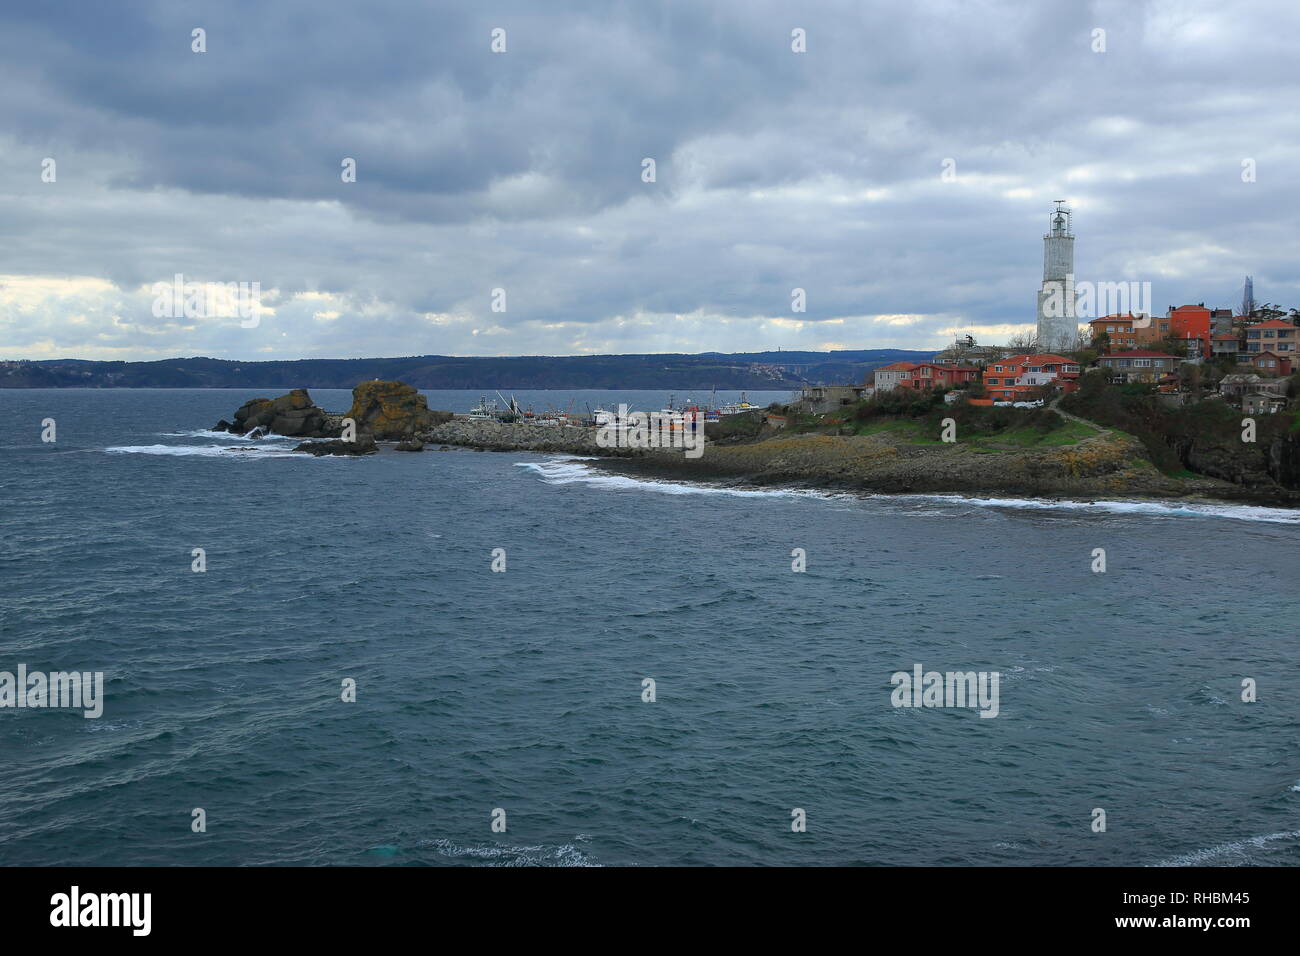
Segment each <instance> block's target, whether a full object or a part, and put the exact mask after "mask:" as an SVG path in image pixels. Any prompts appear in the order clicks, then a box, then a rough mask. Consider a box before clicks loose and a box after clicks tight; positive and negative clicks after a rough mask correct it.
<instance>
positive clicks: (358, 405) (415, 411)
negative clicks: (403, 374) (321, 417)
mask: <svg viewBox="0 0 1300 956" xmlns="http://www.w3.org/2000/svg"><path fill="white" fill-rule="evenodd" d="M346 417H348V418H350V419H352V420H353V421H354V422H356V423H357V433H358V434H360V433H361V432H363V431H364V432H369V433H370V434H372V435H374V436H375V438H376V439H378V440H379V441H386V440H387V441H401V440H403V439H407V438H411V437H413V436H414V435H416V434H418V433H420V432H423V431H425V430H426V429H428V428H431V427H433V426H434V425H436V424H439V423H440V422H442V421H446V420H448V419H450V418H451V413H450V412H434V411H430V409H429V402H428V399H426V398H425V397H424V396H423V395H421V394H420V393H419V392H418V391H417V390H416V388H415V386H414V385H407V384H406V383H405V382H380V381H374V382H362V383H361V384H360V385H358V386H357V387H356V388H354V389H353V390H352V408H351V409H349V410H348V413H347V416H346Z"/></svg>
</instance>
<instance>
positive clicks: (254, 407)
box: [213, 388, 338, 438]
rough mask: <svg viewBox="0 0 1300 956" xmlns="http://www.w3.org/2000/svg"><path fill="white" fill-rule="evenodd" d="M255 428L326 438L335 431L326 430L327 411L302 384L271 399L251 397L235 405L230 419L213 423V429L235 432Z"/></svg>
mask: <svg viewBox="0 0 1300 956" xmlns="http://www.w3.org/2000/svg"><path fill="white" fill-rule="evenodd" d="M255 428H264V429H266V430H267V431H270V432H274V433H275V434H277V435H291V436H301V437H303V438H328V437H332V436H333V435H337V434H338V432H337V431H333V432H331V431H330V422H329V415H328V413H327V412H326V411H325V410H324V409H323V408H320V407H319V406H317V405H316V404H314V403H313V402H312V400H311V396H310V395H309V394H307V389H305V388H295V389H294V390H293V391H291V392H289V393H288V394H287V395H281V396H280V397H279V398H275V399H271V398H254V399H252V400H251V401H247V402H245V403H244V404H243V405H241V406H240V407H239V409H238V410H237V411H236V412H235V420H234V421H233V422H227V421H225V420H222V421H220V422H217V424H216V425H214V426H213V430H214V431H224V432H231V433H233V434H236V435H244V434H247V433H248V432H250V431H252V430H253V429H255Z"/></svg>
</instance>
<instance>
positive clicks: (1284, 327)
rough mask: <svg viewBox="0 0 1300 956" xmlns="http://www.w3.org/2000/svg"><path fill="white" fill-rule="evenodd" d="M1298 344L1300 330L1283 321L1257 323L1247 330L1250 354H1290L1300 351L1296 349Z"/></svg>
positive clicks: (1247, 349)
mask: <svg viewBox="0 0 1300 956" xmlns="http://www.w3.org/2000/svg"><path fill="white" fill-rule="evenodd" d="M1298 343H1300V329H1297V328H1296V327H1295V326H1294V325H1292V324H1291V323H1290V322H1284V321H1283V320H1282V319H1269V320H1268V321H1267V322H1257V323H1255V324H1254V325H1252V326H1250V327H1249V328H1247V329H1246V351H1247V352H1250V353H1255V352H1277V353H1278V354H1279V355H1281V354H1289V353H1292V352H1296V351H1300V350H1298V349H1297V348H1296V345H1297V344H1298Z"/></svg>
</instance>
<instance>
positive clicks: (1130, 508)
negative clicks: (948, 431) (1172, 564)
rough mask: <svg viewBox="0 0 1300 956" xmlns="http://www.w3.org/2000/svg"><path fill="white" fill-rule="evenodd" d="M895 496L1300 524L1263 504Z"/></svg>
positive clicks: (1289, 511)
mask: <svg viewBox="0 0 1300 956" xmlns="http://www.w3.org/2000/svg"><path fill="white" fill-rule="evenodd" d="M898 497H907V498H918V499H925V500H930V501H942V502H946V503H949V504H958V505H975V506H977V507H981V508H1024V509H1036V510H1042V511H1092V512H1107V513H1110V514H1140V515H1155V516H1157V517H1175V518H1176V517H1191V518H1230V519H1234V520H1237V521H1266V522H1270V523H1275V524H1296V525H1300V510H1296V509H1294V508H1270V507H1267V506H1265V505H1234V504H1228V503H1226V502H1224V503H1222V504H1218V503H1212V502H1200V501H1196V502H1192V501H1169V502H1163V501H1070V500H1056V499H1050V498H968V497H966V496H964V495H900V496H898Z"/></svg>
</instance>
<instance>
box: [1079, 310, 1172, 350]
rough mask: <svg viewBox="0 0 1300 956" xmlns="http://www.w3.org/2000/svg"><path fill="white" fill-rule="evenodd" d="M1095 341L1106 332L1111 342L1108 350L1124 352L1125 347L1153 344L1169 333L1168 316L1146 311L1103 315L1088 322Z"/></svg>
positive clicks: (1131, 347) (1132, 347)
mask: <svg viewBox="0 0 1300 956" xmlns="http://www.w3.org/2000/svg"><path fill="white" fill-rule="evenodd" d="M1088 327H1089V328H1090V329H1091V330H1092V338H1093V340H1094V341H1095V340H1096V339H1097V338H1098V337H1100V336H1101V334H1102V333H1103V332H1104V333H1106V338H1107V339H1108V340H1109V342H1110V344H1109V345H1107V346H1106V351H1107V352H1122V351H1123V350H1124V349H1134V348H1141V347H1142V346H1144V345H1153V344H1155V343H1156V342H1159V341H1160V340H1161V339H1163V338H1164V337H1165V336H1166V335H1168V334H1169V319H1168V318H1160V319H1157V318H1152V317H1151V316H1149V315H1147V314H1146V313H1145V312H1142V313H1138V314H1137V315H1134V314H1133V313H1132V312H1124V313H1119V312H1117V313H1115V314H1114V315H1103V316H1102V317H1101V318H1100V319H1093V320H1092V321H1091V322H1089V323H1088Z"/></svg>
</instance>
